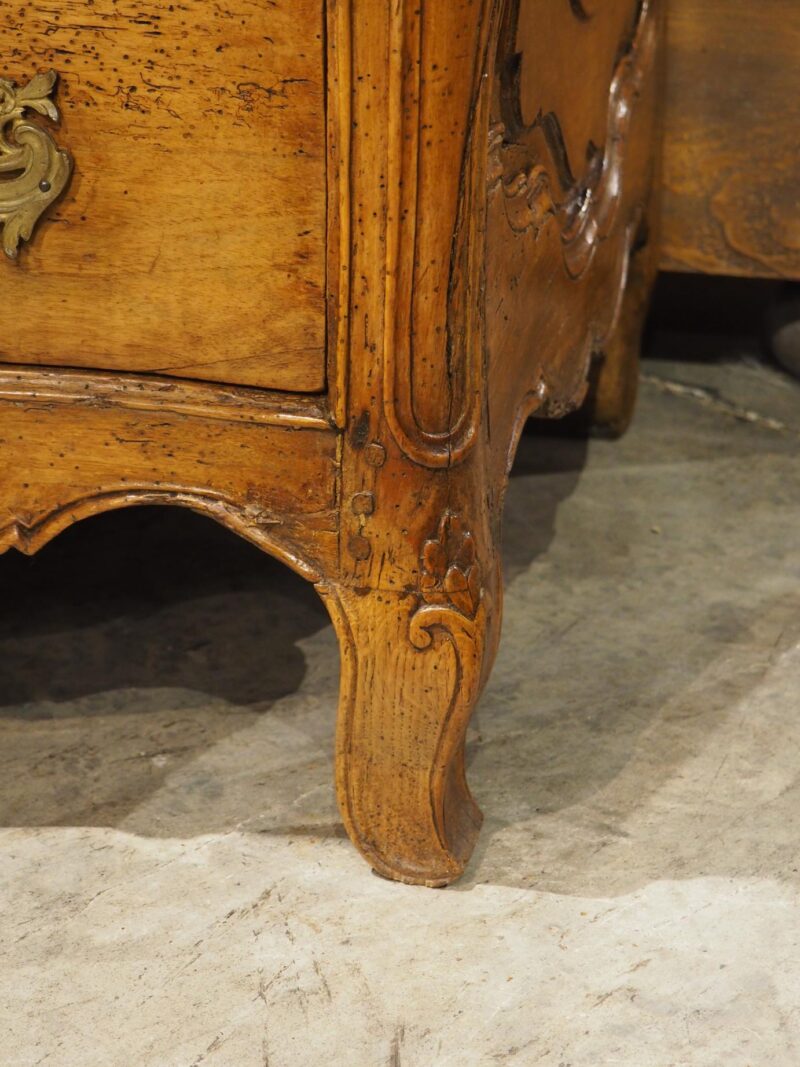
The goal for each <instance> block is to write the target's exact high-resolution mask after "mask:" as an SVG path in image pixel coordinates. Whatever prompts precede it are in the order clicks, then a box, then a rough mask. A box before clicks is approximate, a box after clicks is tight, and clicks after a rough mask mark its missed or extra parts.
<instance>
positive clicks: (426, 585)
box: [420, 511, 483, 619]
mask: <svg viewBox="0 0 800 1067" xmlns="http://www.w3.org/2000/svg"><path fill="white" fill-rule="evenodd" d="M420 564H421V567H422V575H421V577H420V592H421V593H422V597H423V599H424V600H425V602H426V603H427V604H439V605H448V604H449V605H450V606H451V607H452V608H453V609H455V610H456V611H458V612H459V613H460V614H462V615H464V616H466V617H467V618H469V619H474V618H475V615H476V613H477V610H478V606H479V604H480V602H481V597H482V595H483V593H482V588H481V570H480V565H479V564H478V562H477V554H476V551H475V538H474V537H473V536H472V533H471V531H470V530H469V529H468V528H467V526H466V525H465V523H464V521H463V519H462V518H461V517H460V516H459V515H457V514H456V513H455V512H452V511H446V512H445V513H444V515H443V516H442V518H441V520H440V522H439V528H438V530H437V533H436V536H435V537H433V538H431V539H430V540H429V541H426V542H425V544H424V545H423V546H422V553H421V556H420Z"/></svg>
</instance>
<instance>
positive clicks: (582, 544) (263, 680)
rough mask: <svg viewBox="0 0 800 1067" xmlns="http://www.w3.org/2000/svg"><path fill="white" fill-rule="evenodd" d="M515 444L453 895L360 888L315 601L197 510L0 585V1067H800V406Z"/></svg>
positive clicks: (741, 386) (658, 365)
mask: <svg viewBox="0 0 800 1067" xmlns="http://www.w3.org/2000/svg"><path fill="white" fill-rule="evenodd" d="M680 348H681V346H680V343H679V341H678V340H677V339H673V340H672V341H671V342H668V343H666V344H665V343H664V342H663V341H662V344H661V347H660V353H661V355H662V357H663V358H659V359H655V360H652V361H650V362H648V364H647V365H646V366H645V381H644V385H643V393H642V400H641V405H640V408H639V414H638V419H637V422H636V424H635V426H634V428H633V430H632V431H631V433H630V434H629V435H628V436H627V437H626V438H625V439H624V440H623V441H622V442H619V443H610V442H603V441H595V442H592V443H591V444H590V445H589V446H588V447H587V446H586V445H585V444H582V443H580V442H575V441H569V440H565V439H547V440H545V439H542V438H540V437H537V436H535V435H527V436H526V437H525V439H524V440H523V444H522V447H521V450H520V455H519V460H518V463H517V465H516V468H515V472H514V477H513V480H512V485H511V489H510V492H509V497H508V510H507V521H506V532H505V557H506V573H507V581H508V595H507V602H506V617H505V633H504V641H503V644H502V648H501V652H500V656H499V659H498V663H497V666H496V669H495V672H494V675H493V678H492V681H491V683H490V685H489V688H488V690H487V692H486V694H485V696H484V698H483V700H482V702H481V705H480V709H479V713H478V716H477V722H476V725H475V729H474V730H473V731H472V733H471V739H470V763H471V766H470V779H471V782H472V784H473V787H474V791H475V793H476V795H477V797H478V799H479V800H480V802H481V805H482V807H483V808H484V810H485V812H486V816H487V818H486V824H485V828H484V831H483V835H482V837H481V841H480V845H479V848H478V850H477V853H476V856H475V858H474V861H473V863H472V865H471V867H470V869H469V872H468V874H467V876H466V877H465V878H464V880H463V881H462V882H461V883H460V884H459V885H458V886H457V887H454V888H453V889H451V890H447V891H441V892H437V891H429V890H422V889H413V888H408V887H403V886H399V885H393V884H390V883H388V882H385V881H382V880H380V879H378V878H376V877H374V876H373V875H371V874H370V872H369V870H368V868H367V867H366V866H365V865H364V864H363V863H362V861H361V860H360V859H359V858H358V857H357V856H356V854H355V852H354V850H353V849H352V848H351V846H350V845H349V843H348V842H347V840H346V839H345V838H344V836H343V834H342V831H341V828H340V824H339V820H338V816H337V813H336V808H335V804H334V798H333V792H332V787H331V751H332V737H333V727H334V714H335V707H336V689H337V676H338V652H337V648H336V644H335V642H334V639H333V635H332V632H331V629H330V626H329V625H328V623H327V619H326V616H325V614H324V612H323V610H322V608H321V606H320V605H319V604H318V603H317V601H316V599H315V596H314V594H313V592H312V591H311V590H309V589H308V588H306V587H305V586H304V585H303V583H302V582H301V581H300V580H299V579H296V578H295V577H294V576H293V575H291V574H290V573H288V572H287V571H285V570H283V569H282V568H280V567H279V566H277V565H276V564H274V563H272V562H271V561H270V560H268V559H266V558H264V557H262V556H260V555H259V554H258V553H257V552H256V551H255V550H253V549H251V548H250V547H249V546H247V545H245V544H243V543H239V542H237V541H236V540H235V539H234V538H233V537H232V536H230V535H228V534H227V533H226V532H224V531H222V530H217V529H216V528H215V527H214V526H212V525H211V524H209V523H207V522H205V521H203V520H200V519H196V518H195V517H193V516H191V515H188V514H180V513H175V514H172V513H168V512H150V511H141V512H136V513H134V512H131V513H128V514H125V515H120V514H118V515H111V516H105V517H102V518H99V519H95V520H92V521H90V522H86V523H84V524H82V525H80V526H78V527H76V528H74V529H72V530H70V531H68V532H67V533H66V534H64V535H62V537H61V538H59V539H58V540H57V541H56V542H54V543H53V544H52V545H51V546H50V547H49V548H48V549H46V550H45V551H44V552H43V553H41V554H40V555H39V556H38V557H36V558H35V559H33V560H25V559H23V558H22V557H19V556H16V555H13V556H7V557H4V558H3V559H2V560H0V589H2V591H3V600H4V602H5V611H4V612H3V619H2V623H1V624H0V626H1V627H2V629H0V662H1V663H2V673H0V703H1V704H2V707H1V708H0V825H2V827H4V829H2V830H0V887H1V890H0V892H1V896H0V899H2V904H3V906H2V921H1V922H0V945H1V946H2V947H1V951H2V956H1V957H0V958H1V959H2V966H1V967H0V1005H2V1006H0V1033H3V1034H4V1041H3V1046H2V1054H0V1062H2V1065H3V1067H33V1065H35V1064H46V1065H47V1067H199V1065H201V1064H202V1065H204V1067H267V1065H269V1067H306V1065H316V1064H325V1065H336V1067H339V1065H346V1067H383V1065H386V1067H491V1065H493V1064H508V1065H524V1067H527V1065H534V1064H535V1065H539V1064H541V1065H547V1067H605V1065H624V1067H672V1065H679V1067H701V1065H702V1067H721V1065H725V1067H763V1065H766V1064H769V1065H770V1067H783V1065H786V1067H796V1065H797V1064H798V1063H800V847H799V846H800V706H799V705H800V385H798V384H797V383H793V382H791V381H790V380H789V379H788V378H786V377H783V376H781V375H780V374H779V373H778V372H776V371H773V370H771V369H768V368H765V367H763V366H760V365H759V364H757V363H756V362H755V361H754V360H753V359H752V358H750V357H748V355H747V353H741V352H736V351H734V350H731V351H730V352H729V353H728V357H727V358H724V359H717V360H714V361H711V362H705V363H701V362H682V363H676V362H672V361H671V360H670V359H669V358H668V357H669V356H670V355H674V354H675V352H677V351H679V350H680Z"/></svg>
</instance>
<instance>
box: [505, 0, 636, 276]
mask: <svg viewBox="0 0 800 1067" xmlns="http://www.w3.org/2000/svg"><path fill="white" fill-rule="evenodd" d="M519 4H520V0H509V2H508V4H507V7H506V12H505V16H504V21H503V27H502V29H501V31H500V50H501V53H504V54H501V55H500V56H499V58H498V75H499V83H500V93H499V110H500V114H501V115H502V122H498V123H495V124H493V125H492V127H491V129H490V131H489V157H490V163H489V187H490V189H496V188H498V187H501V188H502V191H503V195H504V198H505V200H504V202H505V209H506V216H507V218H508V224H509V226H510V227H511V229H512V230H513V232H514V233H517V234H520V233H525V232H527V231H533V233H534V235H538V233H539V231H540V230H541V228H542V227H543V226H544V225H545V224H546V222H547V221H548V219H551V218H554V219H556V220H557V224H558V226H559V228H560V230H561V238H562V247H563V252H564V262H565V265H566V267H567V270H568V271H569V273H570V275H571V277H573V278H575V279H578V278H580V277H581V276H582V275H583V274H584V273H585V272H586V270H587V269H588V267H589V266H590V264H591V262H592V260H593V258H594V256H595V253H596V251H597V248H598V246H599V244H600V242H602V241H603V240H604V239H605V238H606V237H607V236H608V235H609V233H610V232H611V230H612V229H613V227H614V225H615V222H616V217H617V210H618V207H619V205H620V203H621V201H622V192H623V172H624V163H625V153H626V150H627V142H628V131H629V127H630V122H631V117H632V114H633V111H634V103H635V100H636V97H637V96H638V95H639V93H640V91H641V87H642V83H643V80H644V78H645V77H646V76H647V75H648V74H649V72H650V71H651V69H652V63H653V53H654V50H655V45H656V39H657V34H656V28H657V27H656V18H655V14H654V4H653V2H652V0H641V3H640V6H639V12H638V17H637V19H636V24H635V27H634V32H633V35H632V38H631V40H630V41H629V42H628V43H627V44H626V46H625V47H624V48H623V49H622V53H621V58H620V60H619V62H618V64H617V68H616V70H615V72H614V77H613V79H612V82H611V88H610V93H609V105H608V123H607V134H606V140H605V145H604V146H603V147H602V148H598V147H597V146H596V145H593V144H589V145H588V146H587V153H586V156H587V161H588V162H587V166H586V170H585V175H584V176H583V177H580V178H576V177H575V176H574V173H573V169H572V166H571V161H570V159H569V153H568V151H567V147H566V144H565V141H564V135H563V133H562V130H561V124H560V122H559V119H558V117H557V116H556V115H554V114H552V113H547V114H541V113H540V114H539V115H537V117H536V119H535V120H534V121H533V122H532V123H531V124H529V125H526V124H525V122H524V120H523V117H522V107H521V103H520V98H519V93H520V66H521V63H522V57H521V56H519V55H518V54H517V53H516V52H515V51H514V48H515V41H516V34H517V24H518V20H519Z"/></svg>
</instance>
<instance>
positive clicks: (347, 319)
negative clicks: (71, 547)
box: [0, 0, 661, 885]
mask: <svg viewBox="0 0 800 1067" xmlns="http://www.w3.org/2000/svg"><path fill="white" fill-rule="evenodd" d="M239 2H243V0H239ZM248 10H249V8H248ZM282 10H284V9H282V8H281V7H279V8H277V9H276V11H277V12H278V16H279V17H282V16H280V12H281V11H282ZM660 11H661V8H660V4H659V3H658V2H657V0H645V2H640V0H613V2H612V0H606V2H604V3H602V4H600V3H599V2H594V3H593V2H590V0H583V2H582V3H580V4H578V3H569V2H568V0H425V3H423V4H419V3H412V2H411V0H391V2H389V0H379V2H377V0H338V2H336V3H331V4H329V6H328V11H327V37H326V45H327V56H326V65H325V70H326V76H327V116H328V124H329V129H328V137H329V140H328V170H327V173H328V189H327V197H328V205H329V215H328V242H327V256H328V260H329V264H330V268H329V271H328V276H327V286H326V295H327V308H328V314H327V321H325V319H324V317H321V319H320V328H325V329H326V330H327V336H328V338H329V349H330V354H331V358H332V362H331V365H330V374H329V378H328V383H329V385H328V391H327V392H326V393H325V394H324V395H323V396H320V397H315V398H310V397H306V398H305V399H304V398H303V397H301V396H298V395H294V396H291V395H288V394H280V393H275V392H267V391H263V390H249V389H241V388H237V387H236V380H235V379H234V378H233V377H232V376H231V377H229V379H228V382H227V383H226V384H225V385H220V386H212V385H208V384H202V383H200V382H194V383H189V382H186V383H183V382H180V383H176V382H175V381H174V380H173V381H170V380H169V379H168V378H167V377H164V376H163V374H162V375H161V376H153V377H143V376H141V375H137V374H136V373H135V372H136V371H137V370H139V369H140V368H139V367H138V366H135V365H134V366H127V367H125V368H124V369H125V371H126V372H128V373H125V374H117V375H115V374H108V373H107V374H103V375H98V374H96V373H84V372H80V371H72V372H69V373H67V372H63V371H62V372H58V371H54V370H52V369H51V370H48V369H44V368H42V367H37V366H31V367H27V368H18V369H12V368H7V369H6V371H5V372H4V373H0V504H1V505H2V509H3V510H2V520H0V527H1V528H2V534H0V548H2V547H8V546H9V545H15V546H16V547H18V548H20V549H22V550H23V551H27V552H32V551H35V550H36V549H38V548H39V547H40V546H41V545H42V544H44V543H45V542H46V541H47V540H48V539H49V538H50V537H52V536H54V535H55V534H56V533H58V532H59V530H61V529H63V528H64V527H65V526H67V525H68V524H69V523H70V522H73V521H76V520H78V519H80V518H83V517H85V516H86V515H89V514H92V513H94V512H97V511H101V510H103V509H106V508H109V507H120V506H126V505H128V504H134V503H137V502H147V503H151V502H160V503H165V504H170V503H171V504H177V505H182V506H188V507H193V508H195V509H197V510H198V511H201V512H204V513H206V514H209V515H211V516H212V517H214V518H216V519H217V520H219V521H221V522H224V523H226V524H227V525H229V526H231V527H232V528H233V529H235V530H237V531H239V532H240V533H242V534H243V535H244V536H247V537H250V538H251V539H252V540H253V541H255V542H256V543H257V544H260V545H261V546H262V547H263V548H264V549H265V550H267V551H270V552H273V553H274V554H276V555H278V556H279V558H282V559H284V560H285V561H286V562H287V563H289V565H291V566H293V567H295V569H296V570H298V571H299V572H300V573H301V574H304V575H305V576H306V577H308V578H309V579H310V580H312V581H314V582H315V584H316V585H317V588H318V590H319V592H320V594H321V595H322V597H323V598H324V600H325V602H326V604H327V605H328V608H329V610H330V613H331V617H332V619H333V621H334V624H335V627H336V631H337V633H338V635H339V638H340V643H341V647H342V682H341V703H340V710H339V720H338V734H337V761H336V762H337V790H338V796H339V803H340V807H341V811H342V817H343V819H344V822H345V824H346V826H347V829H348V831H349V833H350V835H351V837H352V839H353V841H354V842H355V843H356V845H357V846H358V847H359V848H360V849H361V851H362V852H363V853H364V855H365V856H366V858H367V859H368V861H369V862H370V863H371V864H372V866H373V867H374V869H375V870H377V871H378V872H380V873H381V874H383V875H386V876H387V877H391V878H397V879H400V880H403V881H407V882H412V883H421V884H426V885H445V884H447V883H449V882H451V881H452V880H453V879H454V878H456V877H457V876H458V875H459V874H460V873H461V871H462V870H463V868H464V865H465V863H466V862H467V860H468V858H469V855H470V853H471V851H472V848H473V846H474V843H475V839H476V835H477V832H478V828H479V826H480V820H481V816H480V812H479V810H478V808H477V806H476V804H475V802H474V801H473V799H472V797H471V796H470V792H469V788H468V786H467V782H466V777H465V771H464V738H465V734H466V728H467V724H468V721H469V717H470V714H471V712H472V709H473V708H474V705H475V703H476V701H477V699H478V697H479V695H480V693H481V690H482V688H483V686H484V684H485V681H486V679H487V677H488V674H489V671H490V669H491V665H492V662H493V659H494V655H495V651H496V648H497V642H498V637H499V632H500V620H501V613H502V611H501V609H502V582H501V570H500V559H499V549H498V546H499V541H500V522H501V511H502V500H503V495H504V492H505V486H506V481H507V475H508V469H509V466H510V462H511V459H512V456H513V452H514V448H515V446H516V442H517V438H518V435H519V433H520V430H521V426H522V423H523V421H524V418H525V417H526V415H527V414H528V413H530V412H531V411H536V412H537V414H540V415H542V416H546V415H558V414H562V413H564V412H565V411H568V410H570V409H571V408H572V407H574V406H575V405H576V404H578V403H579V402H580V400H581V399H582V397H583V396H584V394H585V391H586V386H587V378H588V375H589V373H590V371H591V368H592V366H593V363H592V361H593V357H595V356H596V354H597V353H598V352H600V351H602V350H603V349H604V346H607V345H609V344H610V343H611V342H612V341H613V340H614V338H618V339H619V338H622V340H620V341H619V343H620V344H624V343H627V342H625V341H624V338H625V337H627V336H629V335H628V333H627V332H625V331H627V327H626V326H625V327H623V324H624V322H625V315H624V313H623V312H622V310H621V309H623V307H624V305H625V300H624V293H625V287H626V282H627V279H628V275H629V267H630V260H631V255H632V250H633V248H634V245H637V246H638V245H641V241H642V234H643V232H644V228H643V227H644V219H645V216H646V213H647V206H648V204H649V200H650V189H651V187H652V181H653V173H654V171H653V159H654V155H655V152H654V138H655V133H656V130H655V122H654V107H655V95H656V93H655V75H656V70H657V66H658V63H657V53H658V46H659V41H660V37H661V32H660ZM281 24H282V23H280V21H279V25H281ZM578 59H579V61H580V65H581V69H580V70H576V69H575V63H576V62H578ZM320 76H321V73H320ZM223 110H224V108H223ZM274 208H275V205H274V203H273V204H271V205H270V210H274ZM61 210H62V211H63V212H68V210H69V205H68V204H67V203H66V202H65V203H64V204H63V205H62V209H61ZM265 210H267V208H265ZM57 231H58V227H57V226H55V225H51V227H50V233H51V234H53V233H57ZM52 240H53V236H48V242H52ZM47 247H48V243H46V244H45V245H44V246H43V249H42V251H41V253H40V254H41V255H46V254H47ZM31 262H32V260H31V259H29V260H28V264H29V268H30V264H31ZM20 277H21V278H24V279H27V278H32V277H34V275H33V274H32V273H31V272H30V271H29V273H28V274H25V275H20ZM255 277H259V275H258V272H257V271H256V272H255ZM229 284H230V286H231V287H233V285H234V283H233V281H231V282H230V283H229ZM220 291H221V292H223V294H224V293H225V292H227V288H225V287H221V290H220ZM634 297H635V300H634V302H635V304H636V306H639V304H640V302H641V297H642V294H641V293H640V292H639V290H638V289H637V290H636V291H635V293H634ZM620 330H623V333H620ZM18 343H19V344H20V345H21V344H22V342H18ZM40 343H41V339H40ZM30 362H34V363H35V362H36V360H31V361H30Z"/></svg>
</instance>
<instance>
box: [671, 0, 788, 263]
mask: <svg viewBox="0 0 800 1067" xmlns="http://www.w3.org/2000/svg"><path fill="white" fill-rule="evenodd" d="M668 11H669V19H668V62H667V92H666V109H665V145H664V193H663V251H662V258H661V264H662V266H663V267H664V268H666V269H668V270H681V271H702V272H706V273H711V274H733V275H750V276H755V277H765V278H770V277H772V278H775V277H779V278H780V277H782V278H799V279H800V4H798V3H797V0H759V2H758V3H753V2H752V0H703V2H702V3H698V2H697V0H669V4H668Z"/></svg>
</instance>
